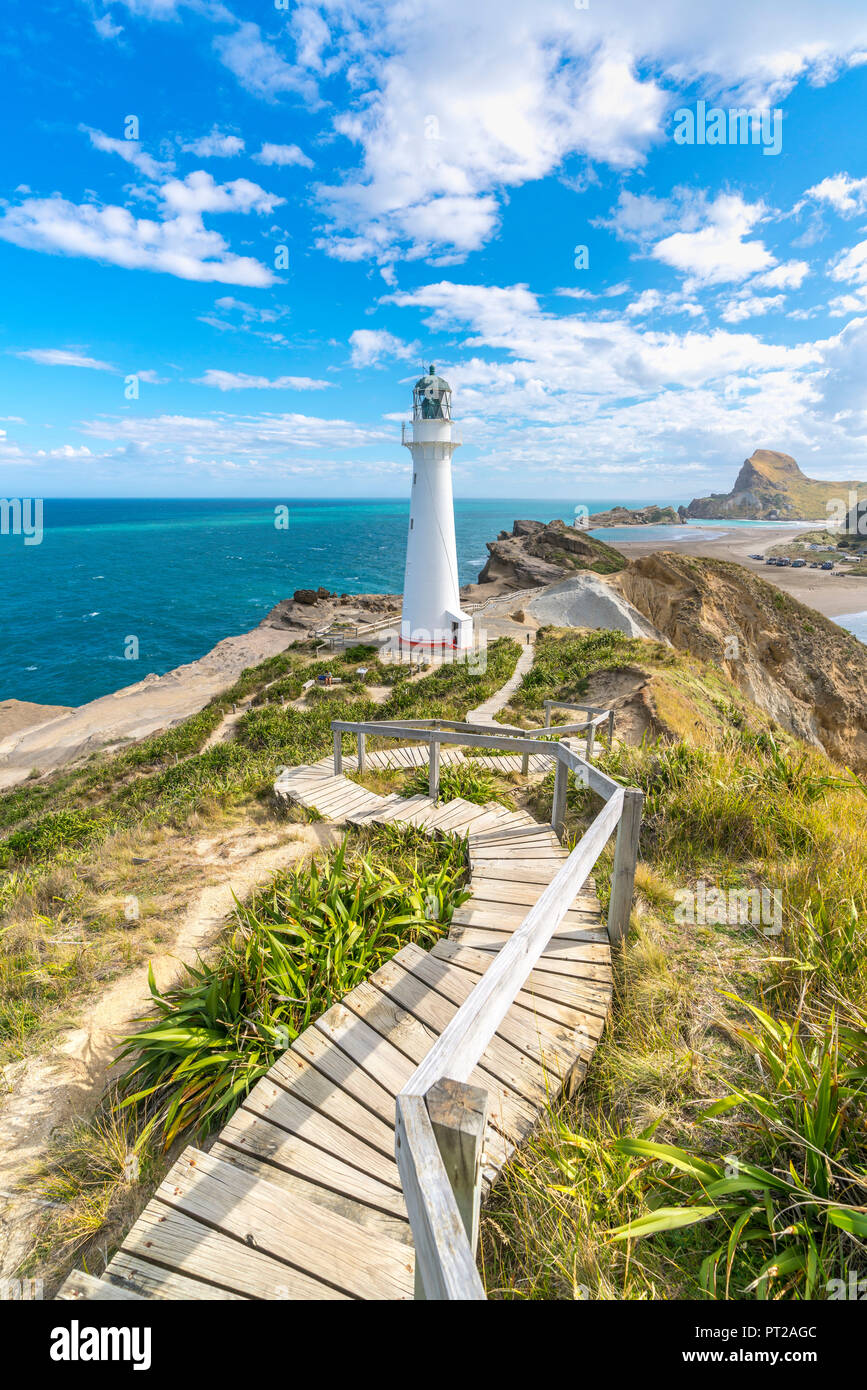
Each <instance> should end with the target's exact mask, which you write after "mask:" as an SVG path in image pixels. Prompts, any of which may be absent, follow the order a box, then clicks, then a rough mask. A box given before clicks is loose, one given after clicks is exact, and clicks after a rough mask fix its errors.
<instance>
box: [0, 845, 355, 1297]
mask: <svg viewBox="0 0 867 1390" xmlns="http://www.w3.org/2000/svg"><path fill="white" fill-rule="evenodd" d="M334 838H335V832H334V830H333V829H332V828H330V827H328V826H327V825H324V824H322V825H320V824H316V825H293V826H291V827H287V828H286V829H285V830H284V829H280V830H277V831H275V832H273V833H272V834H270V835H269V836H268V839H267V843H264V844H263V837H262V835H261V833H259V832H257V833H255V834H251V833H250V830H249V827H242V828H240V829H239V830H235V831H234V832H232V831H230V832H224V833H222V834H218V835H215V836H213V837H211V838H208V839H200V840H199V841H197V843H196V845H195V847H194V850H195V853H196V854H197V855H198V856H199V858H200V859H201V860H202V862H203V863H204V864H206V865H210V864H213V865H214V869H215V882H213V883H211V884H209V885H208V886H207V887H206V888H204V889H203V890H202V891H201V892H200V893H199V894H198V896H197V897H196V898H195V899H194V901H193V902H192V903H191V904H190V907H189V908H188V910H187V912H186V914H185V916H184V917H183V919H182V920H181V922H180V925H179V929H178V933H177V936H176V937H175V940H174V942H173V943H172V946H171V949H170V950H165V951H163V952H161V953H160V954H159V955H158V956H154V957H153V958H152V960H151V964H152V966H153V971H154V976H155V979H156V982H157V985H158V986H159V987H160V988H161V989H165V988H167V987H168V986H169V985H171V984H172V983H173V982H174V981H175V980H176V979H177V978H178V976H179V975H180V974H181V970H182V966H183V965H184V964H186V963H192V962H194V961H195V959H196V957H197V955H198V954H199V953H200V952H203V951H205V950H206V949H207V948H208V947H209V946H210V945H212V944H213V942H214V940H215V939H216V937H217V936H218V935H219V932H220V930H221V928H222V927H223V925H224V923H225V922H226V920H227V919H228V917H229V916H230V914H231V912H232V908H233V906H234V899H235V897H238V898H240V899H242V900H243V899H244V898H246V897H248V896H249V894H250V893H251V892H252V891H253V890H254V889H255V888H257V887H258V886H259V885H261V884H263V883H265V882H267V881H268V880H269V879H270V878H271V877H272V875H273V874H275V873H276V872H277V871H278V870H279V869H283V868H285V867H286V866H287V865H289V864H292V863H294V862H296V861H297V860H299V859H301V858H303V857H305V856H306V855H308V854H309V853H310V852H311V850H316V849H318V848H319V847H321V846H323V845H325V844H329V843H331V842H332V841H333V839H334ZM148 1000H149V993H148V984H147V963H146V962H143V963H142V964H141V965H138V966H136V968H135V969H134V970H130V971H128V972H127V973H126V974H125V975H122V976H120V977H119V978H118V979H116V980H114V981H113V982H112V983H111V984H109V985H108V986H107V987H106V988H105V989H104V990H103V992H102V993H101V994H100V995H99V997H98V998H97V999H96V1000H95V1001H94V1002H93V1003H92V1004H91V1005H90V1006H89V1007H88V1008H87V1009H86V1010H85V1011H84V1013H83V1014H82V1017H81V1022H80V1025H79V1026H78V1027H77V1028H75V1029H70V1030H69V1031H67V1032H66V1033H64V1034H62V1035H61V1037H60V1038H59V1040H58V1042H57V1044H56V1045H55V1047H54V1048H53V1050H52V1052H51V1054H50V1055H47V1056H41V1057H33V1058H27V1059H26V1060H24V1061H22V1062H20V1063H16V1064H14V1065H13V1066H11V1067H7V1068H6V1069H5V1072H4V1078H3V1080H4V1086H5V1088H6V1094H5V1096H4V1097H3V1099H2V1100H0V1278H9V1277H11V1276H12V1275H13V1274H14V1272H15V1270H16V1269H17V1267H18V1266H19V1264H20V1263H21V1260H22V1259H23V1257H24V1255H25V1254H26V1252H27V1249H28V1247H29V1244H30V1239H31V1235H32V1223H33V1218H34V1216H35V1215H36V1213H37V1211H38V1210H39V1209H40V1208H41V1205H42V1204H41V1203H40V1202H39V1201H38V1200H37V1199H35V1198H33V1197H32V1196H28V1195H27V1194H26V1193H25V1192H22V1191H20V1189H19V1184H20V1182H21V1180H22V1178H24V1177H25V1176H26V1175H27V1174H28V1173H29V1172H30V1171H31V1170H32V1168H33V1165H34V1164H35V1163H37V1162H38V1161H39V1160H40V1158H42V1157H43V1155H44V1154H45V1152H46V1149H47V1147H48V1145H49V1143H50V1139H51V1134H52V1131H53V1130H54V1129H55V1128H56V1127H57V1126H58V1125H60V1124H63V1123H64V1122H65V1121H68V1120H70V1119H71V1118H73V1117H74V1116H76V1115H86V1114H88V1113H90V1111H91V1110H92V1109H93V1107H94V1106H95V1104H96V1102H97V1101H98V1099H99V1097H100V1096H101V1095H102V1093H103V1091H104V1090H105V1087H106V1085H107V1084H108V1082H109V1080H110V1079H111V1073H112V1058H113V1056H114V1052H115V1047H116V1044H117V1039H118V1037H119V1036H121V1035H123V1034H124V1033H125V1032H127V1031H128V1030H129V1028H130V1025H131V1024H132V1023H133V1021H134V1020H135V1019H136V1018H137V1017H138V1016H139V1015H140V1014H141V1013H142V1012H143V1011H144V1010H145V1009H146V1007H147V1004H148Z"/></svg>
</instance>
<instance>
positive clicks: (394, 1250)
mask: <svg viewBox="0 0 867 1390" xmlns="http://www.w3.org/2000/svg"><path fill="white" fill-rule="evenodd" d="M157 1197H158V1199H159V1200H160V1201H161V1202H164V1203H165V1204H166V1205H167V1206H170V1207H172V1208H173V1209H174V1210H177V1211H181V1212H183V1213H184V1214H185V1215H188V1216H191V1217H193V1218H194V1219H195V1220H198V1221H204V1222H206V1223H207V1224H208V1225H209V1226H213V1227H215V1228H217V1229H218V1230H221V1231H224V1232H225V1233H226V1234H227V1235H231V1236H234V1237H235V1239H236V1240H238V1241H241V1242H243V1243H244V1244H245V1245H252V1246H254V1247H255V1248H256V1249H257V1250H261V1251H264V1252H265V1253H266V1254H270V1255H272V1256H274V1257H275V1258H278V1259H281V1260H285V1261H286V1262H287V1263H289V1262H291V1264H292V1265H294V1266H295V1268H297V1269H302V1270H304V1271H305V1273H307V1274H308V1275H311V1276H313V1277H314V1278H317V1279H319V1280H321V1281H322V1283H324V1284H329V1285H331V1287H332V1288H334V1289H336V1290H338V1291H339V1292H342V1293H347V1294H349V1295H350V1297H354V1298H406V1297H409V1296H410V1295H411V1293H412V1278H413V1260H412V1256H411V1253H410V1252H409V1251H407V1249H406V1246H404V1245H402V1244H399V1243H398V1242H396V1241H390V1240H388V1238H387V1237H385V1236H382V1235H376V1236H373V1235H371V1234H370V1233H369V1232H368V1231H365V1230H364V1229H363V1228H362V1227H360V1226H358V1225H357V1224H356V1222H354V1221H348V1220H347V1219H346V1218H345V1217H343V1216H339V1215H338V1214H337V1213H336V1212H332V1211H328V1210H327V1208H325V1207H323V1206H318V1205H314V1204H313V1203H312V1202H306V1201H304V1199H303V1198H301V1197H297V1196H296V1197H295V1198H293V1200H292V1202H291V1203H288V1202H287V1201H286V1199H285V1195H284V1193H283V1192H282V1190H281V1189H280V1188H279V1187H277V1186H276V1185H275V1184H274V1183H271V1182H266V1181H263V1180H262V1179H261V1178H259V1179H256V1178H252V1177H251V1175H250V1174H248V1173H245V1172H244V1171H243V1170H242V1169H241V1168H239V1167H238V1166H237V1165H235V1164H233V1163H226V1162H225V1161H224V1160H223V1159H219V1158H214V1157H213V1156H212V1155H211V1154H206V1153H202V1152H200V1151H198V1150H195V1149H187V1150H186V1152H185V1153H184V1154H182V1155H181V1157H180V1158H179V1159H178V1161H177V1163H176V1164H175V1165H174V1167H173V1168H172V1170H171V1172H170V1173H169V1174H168V1176H167V1177H166V1178H165V1179H164V1181H163V1182H162V1183H161V1184H160V1187H159V1190H158V1192H157Z"/></svg>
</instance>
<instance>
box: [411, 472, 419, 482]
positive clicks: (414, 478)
mask: <svg viewBox="0 0 867 1390" xmlns="http://www.w3.org/2000/svg"><path fill="white" fill-rule="evenodd" d="M417 477H418V474H417V473H413V475H412V480H413V482H415V480H416V478H417Z"/></svg>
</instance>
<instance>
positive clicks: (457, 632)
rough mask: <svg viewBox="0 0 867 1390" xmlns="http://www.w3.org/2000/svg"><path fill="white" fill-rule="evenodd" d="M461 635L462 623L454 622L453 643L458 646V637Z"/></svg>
mask: <svg viewBox="0 0 867 1390" xmlns="http://www.w3.org/2000/svg"><path fill="white" fill-rule="evenodd" d="M460 635H461V625H460V623H452V643H453V645H454V646H457V645H458V638H459V637H460Z"/></svg>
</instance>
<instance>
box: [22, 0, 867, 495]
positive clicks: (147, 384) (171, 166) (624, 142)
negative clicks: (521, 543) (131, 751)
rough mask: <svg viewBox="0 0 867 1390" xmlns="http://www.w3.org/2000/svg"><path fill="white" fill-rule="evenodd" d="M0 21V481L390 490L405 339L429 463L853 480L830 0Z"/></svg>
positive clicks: (48, 11)
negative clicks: (454, 445) (438, 403)
mask: <svg viewBox="0 0 867 1390" xmlns="http://www.w3.org/2000/svg"><path fill="white" fill-rule="evenodd" d="M0 57H2V63H3V69H4V74H5V76H4V83H3V92H2V95H0V151H2V153H0V161H2V169H3V179H2V184H0V189H2V198H0V283H2V286H3V290H2V298H0V306H2V309H0V493H2V495H3V496H12V495H16V496H21V497H36V496H44V497H54V496H61V497H74V496H85V497H86V496H102V497H107V496H117V497H123V496H129V497H144V496H159V497H171V496H184V497H208V496H215V497H235V496H237V497H246V496H250V497H257V496H258V497H275V496H276V497H279V496H290V497H300V496H308V497H338V496H344V497H375V496H390V497H394V496H401V495H403V493H404V492H405V491H406V490H407V487H408V481H407V476H408V468H409V456H408V454H406V453H405V452H403V451H402V450H401V447H400V421H401V419H404V418H408V414H409V407H410V403H411V386H412V382H413V381H414V379H415V378H416V376H417V375H419V374H420V372H421V371H422V370H423V368H424V367H426V365H427V364H428V363H430V362H434V363H436V365H437V369H438V370H439V371H440V373H441V374H443V375H445V376H446V377H447V378H448V380H449V381H450V383H451V384H452V387H453V390H454V399H453V410H454V414H455V416H456V418H457V419H458V420H459V421H460V426H461V433H462V438H463V441H464V442H463V446H462V447H461V449H459V450H458V452H457V453H456V455H455V460H454V477H455V491H456V493H457V494H458V495H461V496H468V497H471V496H475V497H492V496H508V497H537V498H544V497H552V498H563V497H565V496H573V495H574V497H575V500H576V504H578V503H580V502H581V501H582V500H588V501H589V500H593V499H596V498H606V499H619V500H621V501H629V500H630V499H635V498H638V499H641V500H643V501H649V500H654V499H656V500H672V499H675V500H688V499H689V498H690V497H692V496H696V495H703V494H705V493H708V492H710V491H715V490H716V491H719V490H723V491H727V490H728V489H729V488H730V487H731V485H732V483H733V481H734V477H735V474H736V471H737V469H738V468H739V466H740V464H741V462H742V461H743V459H744V458H745V457H746V456H747V455H748V454H750V453H752V451H753V450H754V449H756V448H771V449H779V450H782V451H784V452H786V453H790V454H792V455H793V456H794V457H795V458H796V459H797V460H798V462H799V463H800V464H801V466H802V467H803V468H804V470H805V471H806V472H807V473H809V474H810V475H811V476H813V477H819V478H829V479H850V478H862V479H863V478H867V451H865V445H867V385H865V383H867V158H865V154H867V140H865V135H864V125H863V113H864V111H865V110H867V6H865V4H864V0H823V3H822V4H821V5H817V4H816V3H815V0H786V2H785V3H782V0H775V3H771V0H768V3H765V4H764V5H756V4H755V0H727V3H726V4H725V5H713V6H700V5H697V4H696V3H695V0H656V3H648V0H605V3H603V2H602V0H586V3H585V0H533V3H532V4H531V3H528V0H436V4H430V3H421V0H324V3H318V4H317V3H307V0H302V3H292V0H271V3H270V4H269V3H265V0H263V3H261V4H258V5H253V4H252V3H241V2H240V0H233V3H231V4H230V5H228V6H227V5H224V4H222V3H219V2H218V0H215V2H213V3H212V0H112V3H108V4H106V3H103V2H102V0H63V3H51V2H50V0H48V2H46V0H43V3H41V4H39V5H38V6H34V5H32V3H29V0H5V4H4V28H3V36H2V38H0ZM702 103H704V105H703V106H702ZM732 110H747V111H751V112H753V113H754V115H753V117H752V118H748V119H746V120H744V121H742V122H737V121H731V122H730V121H729V117H728V113H729V112H730V111H732ZM702 112H703V113H704V114H703V115H702ZM714 113H722V115H721V117H720V116H719V115H716V114H714ZM705 133H706V139H705V142H704V143H698V142H697V137H698V136H699V135H701V134H705ZM720 136H724V137H725V138H724V140H722V139H719V138H717V137H720Z"/></svg>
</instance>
